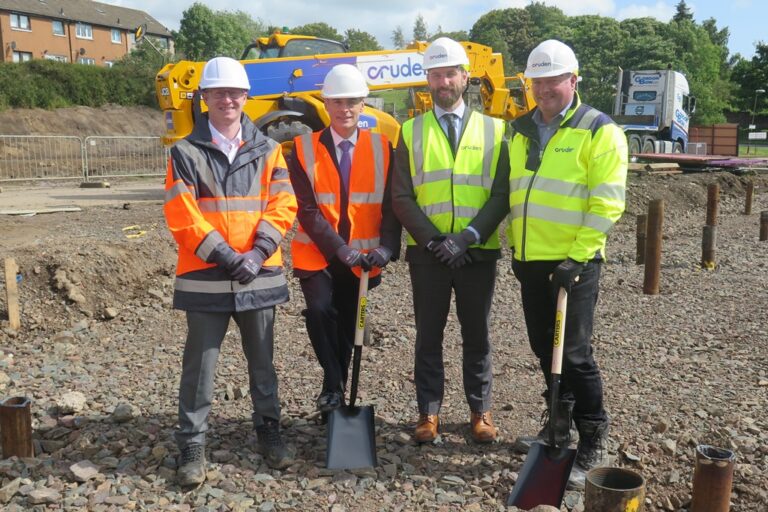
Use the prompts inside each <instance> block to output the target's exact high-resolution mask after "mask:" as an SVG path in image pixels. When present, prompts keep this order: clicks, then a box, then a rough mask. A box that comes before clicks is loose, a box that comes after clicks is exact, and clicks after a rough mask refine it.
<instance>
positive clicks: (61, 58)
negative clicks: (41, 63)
mask: <svg viewBox="0 0 768 512" xmlns="http://www.w3.org/2000/svg"><path fill="white" fill-rule="evenodd" d="M44 58H45V59H47V60H55V61H56V62H67V58H66V57H65V56H64V55H52V54H50V53H46V54H45V57H44Z"/></svg>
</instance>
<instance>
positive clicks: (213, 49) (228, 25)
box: [173, 2, 266, 60]
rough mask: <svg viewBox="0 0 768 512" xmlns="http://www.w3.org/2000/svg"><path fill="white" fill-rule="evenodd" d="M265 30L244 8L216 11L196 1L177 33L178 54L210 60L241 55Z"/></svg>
mask: <svg viewBox="0 0 768 512" xmlns="http://www.w3.org/2000/svg"><path fill="white" fill-rule="evenodd" d="M265 32H266V27H265V26H264V24H263V23H262V22H261V21H259V20H254V19H253V18H251V17H250V15H248V14H247V13H245V12H243V11H236V12H230V11H212V10H211V9H210V8H209V7H207V6H205V5H203V4H201V3H198V2H196V3H194V4H192V6H191V7H190V8H189V9H187V10H186V11H184V12H183V14H182V17H181V22H180V24H179V31H178V32H174V34H173V35H174V39H175V44H176V51H177V53H180V54H181V55H183V56H184V57H185V58H186V59H188V60H208V59H210V58H211V57H216V56H219V55H224V56H228V57H234V58H238V57H239V56H240V54H241V52H242V51H243V49H244V48H245V47H246V45H248V43H250V42H251V41H252V40H253V38H255V37H257V36H260V35H262V34H264V33H265Z"/></svg>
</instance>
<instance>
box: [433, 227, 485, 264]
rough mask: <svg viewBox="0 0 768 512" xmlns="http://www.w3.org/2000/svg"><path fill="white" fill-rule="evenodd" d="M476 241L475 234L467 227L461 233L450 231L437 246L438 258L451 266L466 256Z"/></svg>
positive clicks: (436, 254) (435, 251)
mask: <svg viewBox="0 0 768 512" xmlns="http://www.w3.org/2000/svg"><path fill="white" fill-rule="evenodd" d="M475 242H476V237H475V234H474V233H472V232H471V231H470V230H468V229H465V230H464V231H462V232H461V233H449V234H447V235H445V239H444V240H443V241H442V242H440V244H438V246H437V247H435V250H434V253H435V256H437V259H439V260H440V261H442V262H443V263H445V264H446V265H448V266H449V267H450V266H451V265H452V264H454V263H456V261H457V260H458V259H459V258H461V257H462V256H464V254H465V253H466V252H467V249H469V246H470V245H472V244H474V243H475Z"/></svg>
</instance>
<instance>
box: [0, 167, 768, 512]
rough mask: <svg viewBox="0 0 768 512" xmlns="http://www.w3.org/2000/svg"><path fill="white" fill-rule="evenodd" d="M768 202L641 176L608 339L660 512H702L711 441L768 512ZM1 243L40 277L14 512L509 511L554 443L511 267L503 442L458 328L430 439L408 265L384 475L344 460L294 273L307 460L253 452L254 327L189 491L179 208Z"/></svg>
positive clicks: (651, 497)
mask: <svg viewBox="0 0 768 512" xmlns="http://www.w3.org/2000/svg"><path fill="white" fill-rule="evenodd" d="M747 180H753V181H754V182H755V183H756V185H757V189H756V194H755V203H754V207H753V212H754V213H752V214H751V215H749V216H746V215H743V213H742V212H743V208H744V184H745V183H746V182H747ZM714 182H718V183H719V184H720V187H721V192H720V193H721V202H720V216H719V219H718V220H719V224H718V235H717V236H718V239H717V263H718V266H717V268H716V269H715V270H713V271H707V270H701V268H700V265H699V260H700V258H701V232H702V226H703V224H704V219H705V205H706V186H707V184H709V183H714ZM160 186H161V185H159V184H158V187H160ZM767 190H768V176H766V175H758V176H750V177H744V176H742V177H737V176H734V175H732V174H729V173H713V174H696V175H689V174H685V175H674V176H632V177H631V179H630V186H629V191H628V209H627V213H626V214H625V215H624V217H623V219H622V220H621V221H620V222H619V223H618V225H617V226H616V228H615V229H614V231H613V233H612V235H611V238H610V241H609V246H608V257H609V259H610V262H609V263H608V264H606V265H605V266H604V275H603V278H602V281H601V295H600V301H599V304H598V313H597V315H596V325H595V337H594V346H595V351H596V357H597V359H598V362H599V364H600V365H601V368H602V371H603V375H604V379H605V388H606V400H607V406H608V410H609V412H610V414H611V416H612V421H613V426H612V432H611V445H612V453H613V455H615V457H616V464H617V465H620V466H625V467H628V468H631V469H634V470H635V471H638V472H640V473H641V474H642V475H643V476H644V477H645V478H646V481H647V492H646V497H647V498H646V503H645V505H646V506H645V510H646V511H657V510H666V511H680V510H687V508H688V507H689V505H690V500H691V496H690V495H691V489H692V479H693V469H694V449H695V447H696V446H697V445H698V444H704V443H706V444H712V445H715V446H720V447H724V448H728V449H731V450H734V451H735V452H736V456H737V465H736V471H735V475H734V480H733V494H732V500H731V501H732V507H731V510H732V511H734V512H746V511H754V512H764V511H765V510H768V479H766V474H768V447H767V446H766V442H767V441H768V409H767V407H766V406H767V405H768V362H767V361H768V348H767V347H768V335H767V334H766V320H767V319H768V313H767V312H768V277H766V276H767V275H768V264H767V263H766V262H768V258H767V256H768V242H759V241H758V224H759V215H760V213H759V212H760V211H761V210H768V192H767ZM654 198H663V199H664V200H665V207H666V210H665V218H664V228H663V229H664V242H663V256H662V269H661V286H660V287H661V293H660V294H658V295H654V296H649V295H644V294H643V293H642V284H643V267H642V266H638V265H635V216H636V215H637V214H640V213H645V210H646V208H647V203H648V201H649V200H650V199H654ZM131 226H133V227H132V228H131V229H127V230H124V229H123V228H126V227H131ZM135 226H139V227H135ZM0 230H1V232H2V233H4V234H10V236H4V237H2V238H1V239H0V254H3V256H4V257H6V256H13V257H15V258H16V260H17V262H18V263H19V265H20V267H21V281H20V283H19V286H20V295H21V309H22V328H21V329H20V330H19V331H13V330H11V329H10V328H9V327H8V323H7V321H6V320H5V318H6V314H5V311H4V309H5V291H4V288H3V287H2V286H0V292H1V293H0V297H2V298H1V299H0V318H2V319H3V320H0V396H3V397H6V398H7V397H12V396H25V397H28V398H30V399H31V401H32V426H33V431H34V444H35V448H36V451H37V455H36V457H35V458H33V459H17V458H16V457H11V458H8V459H4V460H0V507H3V509H4V510H12V511H13V510H17V511H20V510H41V511H42V510H57V509H58V510H94V511H106V510H195V511H208V510H259V511H270V510H332V511H335V512H336V511H347V510H348V511H353V510H355V511H357V510H362V511H374V510H376V511H378V510H422V509H426V510H505V506H504V501H505V498H506V496H507V494H508V493H509V490H510V489H511V488H512V487H513V485H514V483H515V481H516V479H517V475H518V471H519V470H520V468H521V466H522V463H523V460H524V456H523V455H521V454H519V453H516V452H515V451H514V450H513V441H514V439H515V437H516V436H518V435H520V434H531V433H535V432H536V431H537V430H538V420H539V416H540V413H541V411H542V408H543V404H542V401H541V398H540V396H539V395H540V393H541V391H542V389H543V387H544V382H543V380H542V378H541V376H540V374H539V371H538V369H537V363H536V361H535V359H534V357H533V356H532V354H531V353H530V350H529V348H528V345H527V338H526V335H525V326H524V323H523V317H522V312H521V308H520V300H519V289H518V285H517V282H516V281H515V279H514V276H513V275H512V273H511V270H510V265H509V254H505V259H504V260H502V261H501V262H500V263H499V267H498V268H499V276H498V280H497V290H496V295H495V305H494V308H493V311H492V319H491V321H492V339H493V343H494V378H495V381H494V400H495V405H494V409H493V410H494V416H495V420H496V423H497V426H498V427H499V429H500V433H501V439H500V440H499V442H497V443H495V444H492V445H490V446H478V445H476V444H473V443H472V441H471V440H470V437H469V431H468V425H467V421H468V416H469V411H468V409H467V406H466V404H465V401H464V396H463V391H462V388H461V363H460V357H461V356H460V354H461V352H460V344H459V326H458V322H457V321H456V319H455V315H452V316H451V317H450V318H449V321H448V325H447V327H446V332H445V334H446V342H445V359H446V365H447V374H448V377H447V383H446V397H445V402H444V407H443V411H442V415H441V416H442V420H443V425H444V430H443V435H442V441H441V442H440V443H438V444H435V445H430V446H417V445H416V444H414V443H413V441H412V439H411V432H412V427H413V424H414V421H415V417H416V404H415V389H414V385H413V340H414V335H415V331H414V328H413V316H412V304H411V297H410V283H409V278H408V273H407V268H406V266H405V264H404V263H403V262H398V263H396V264H393V265H390V266H389V267H388V268H387V270H386V275H385V278H384V282H383V284H382V285H381V286H380V287H379V288H377V289H376V290H374V291H373V292H372V293H371V296H370V305H369V318H370V320H371V322H372V336H371V343H370V345H369V346H367V347H366V348H365V349H364V351H363V354H364V357H363V359H364V360H363V376H362V381H361V389H362V401H363V403H364V404H372V405H374V407H375V411H376V427H377V443H376V444H377V449H378V458H379V464H378V466H377V467H375V468H369V469H364V470H359V471H329V470H326V469H325V468H324V457H325V426H324V425H321V424H320V423H319V421H318V418H317V414H315V412H314V399H315V396H316V394H317V391H318V389H319V387H320V383H321V372H320V368H319V366H318V365H317V363H316V362H315V359H314V355H313V353H312V349H311V346H310V344H309V341H308V339H307V335H306V329H305V328H304V326H303V322H302V318H301V316H300V312H301V310H302V308H303V299H302V296H301V292H300V290H299V287H298V283H297V282H296V280H294V279H291V281H290V285H291V292H292V300H291V301H290V302H289V303H287V304H285V305H283V306H281V307H279V311H278V317H277V321H276V354H275V361H276V366H277V368H278V374H279V378H280V394H281V400H282V402H283V414H284V417H283V419H282V424H283V426H284V433H285V436H286V438H287V439H288V441H289V442H290V443H291V444H293V445H294V446H295V447H296V448H297V452H298V457H297V460H296V463H295V464H294V465H293V466H291V467H290V468H288V469H286V470H284V471H274V470H270V469H269V468H268V467H267V466H266V465H265V464H264V463H263V460H262V458H261V456H260V455H259V454H257V453H256V451H255V449H254V437H253V435H252V427H251V424H250V420H249V417H250V414H249V405H250V401H249V398H248V396H247V381H246V371H245V363H244V359H243V356H242V355H241V353H240V349H239V340H238V334H237V329H236V328H234V324H233V328H232V330H231V331H230V332H228V334H227V339H226V341H225V343H224V347H223V350H222V353H221V357H220V360H219V366H218V371H217V381H216V382H217V390H218V391H217V398H216V401H215V403H214V405H213V412H212V417H211V427H212V430H211V432H210V434H209V443H208V447H207V451H208V458H209V464H208V481H207V482H206V483H205V484H204V485H202V486H201V487H199V488H197V489H195V490H192V491H184V490H182V489H180V488H179V487H178V486H177V485H176V484H175V483H174V473H175V467H176V455H177V451H176V448H175V444H174V442H173V438H172V432H173V428H174V423H175V420H176V393H177V386H178V379H179V371H180V361H181V353H182V348H183V341H184V336H185V323H184V316H183V314H182V313H180V312H178V311H173V310H171V309H170V301H171V297H172V283H173V273H174V264H175V247H174V244H173V241H172V239H171V237H170V235H169V234H168V232H167V229H166V228H165V225H164V221H163V219H162V211H161V204H160V203H159V202H149V203H141V204H138V203H136V204H124V201H123V202H120V204H119V205H116V206H99V207H93V208H88V209H85V210H84V211H83V212H77V213H66V214H53V215H37V216H33V217H8V216H6V217H2V218H0ZM127 235H138V236H135V237H134V236H130V237H129V236H127ZM243 395H245V396H243ZM583 500H584V498H583V493H579V492H568V493H567V494H566V497H565V502H564V505H563V509H562V510H573V511H583V510H585V508H588V507H585V504H584V501H583ZM510 510H511V509H510Z"/></svg>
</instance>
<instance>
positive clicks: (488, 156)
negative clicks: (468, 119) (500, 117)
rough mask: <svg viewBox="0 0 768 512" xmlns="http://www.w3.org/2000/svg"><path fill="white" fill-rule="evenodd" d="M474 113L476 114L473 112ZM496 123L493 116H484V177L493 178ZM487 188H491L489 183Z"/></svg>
mask: <svg viewBox="0 0 768 512" xmlns="http://www.w3.org/2000/svg"><path fill="white" fill-rule="evenodd" d="M472 115H474V114H472ZM493 135H494V125H493V118H491V117H488V116H483V140H484V141H485V147H484V148H483V177H484V178H487V179H489V180H490V179H491V167H492V166H493V152H494V147H495V146H494V144H493V142H494V136H493ZM487 188H489V189H490V188H491V186H490V185H488V187H487Z"/></svg>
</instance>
